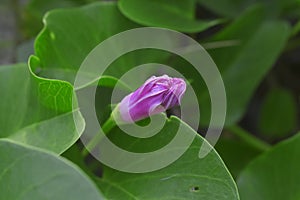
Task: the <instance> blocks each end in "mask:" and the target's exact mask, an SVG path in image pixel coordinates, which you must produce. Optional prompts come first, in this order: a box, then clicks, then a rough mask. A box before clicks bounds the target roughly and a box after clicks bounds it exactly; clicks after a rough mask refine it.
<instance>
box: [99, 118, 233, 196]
mask: <svg viewBox="0 0 300 200" xmlns="http://www.w3.org/2000/svg"><path fill="white" fill-rule="evenodd" d="M179 125H180V126H183V132H184V133H185V134H186V137H190V136H193V135H194V136H195V138H194V142H193V143H192V144H191V146H189V148H188V149H187V151H186V152H185V153H184V154H183V155H182V156H181V157H180V158H179V159H178V160H176V161H175V162H173V163H172V164H170V165H168V166H166V167H164V168H162V169H160V170H157V171H153V172H149V173H142V174H139V173H125V172H120V171H117V170H114V169H111V168H108V167H104V170H103V173H104V174H103V177H102V178H101V179H98V185H99V187H100V189H101V190H102V192H103V194H104V195H105V196H106V197H107V198H108V199H120V198H123V199H207V200H209V199H212V200H217V199H220V200H225V199H228V200H236V199H239V196H238V191H237V188H236V186H235V183H234V181H233V179H232V177H231V175H230V174H229V172H228V170H227V169H226V166H225V165H224V163H223V162H222V160H221V158H220V157H219V155H218V154H217V152H216V151H215V150H212V151H211V152H210V153H209V154H208V155H207V156H206V157H204V158H199V150H200V147H201V145H202V144H203V143H207V141H205V140H204V139H203V138H202V137H201V136H199V135H198V134H197V133H196V132H195V131H193V130H192V129H191V128H190V127H189V126H187V125H186V124H185V123H183V122H182V121H181V120H179V119H178V118H175V117H171V118H170V119H169V120H167V121H166V124H165V127H164V128H163V129H162V130H161V131H160V132H159V133H157V135H155V136H152V137H151V138H147V139H141V138H135V137H129V136H128V135H127V134H125V133H124V132H122V131H121V130H120V129H117V128H115V129H114V130H113V131H112V132H111V134H110V135H109V136H110V139H111V141H112V142H114V144H116V145H118V146H120V147H122V148H123V149H126V150H127V151H130V152H151V150H152V151H153V149H157V148H161V147H163V146H164V145H166V144H168V143H169V142H170V140H172V139H173V138H174V137H175V135H176V134H178V133H177V129H178V127H179ZM129 126H130V125H129ZM141 134H143V133H141ZM179 146H180V145H179ZM179 146H178V148H182V147H179ZM165 151H166V152H168V154H167V155H172V153H173V151H174V153H175V152H177V151H178V149H167V150H165ZM118 159H121V160H122V159H123V156H122V155H120V157H118V156H116V157H114V161H115V162H117V163H118ZM165 159H167V158H165V157H164V153H162V154H161V160H160V161H159V162H163V161H164V160H165ZM153 162H155V161H153ZM146 163H147V161H145V160H144V158H143V157H141V158H140V160H134V161H132V162H129V163H127V164H128V165H129V166H130V165H135V164H138V165H140V166H144V167H147V164H146Z"/></svg>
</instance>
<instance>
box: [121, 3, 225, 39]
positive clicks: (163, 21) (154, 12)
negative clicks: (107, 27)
mask: <svg viewBox="0 0 300 200" xmlns="http://www.w3.org/2000/svg"><path fill="white" fill-rule="evenodd" d="M118 5H119V8H120V10H121V12H122V13H123V14H124V15H125V16H127V17H128V18H129V19H131V20H132V21H135V22H137V23H140V24H142V25H146V26H157V27H163V28H170V29H174V30H178V31H182V32H188V33H193V32H200V31H203V30H205V29H208V28H210V27H212V26H214V25H216V24H218V23H220V20H196V19H195V9H196V6H195V1H194V0H187V1H182V0H175V1H172V3H170V1H167V0H152V1H147V0H120V1H119V4H118Z"/></svg>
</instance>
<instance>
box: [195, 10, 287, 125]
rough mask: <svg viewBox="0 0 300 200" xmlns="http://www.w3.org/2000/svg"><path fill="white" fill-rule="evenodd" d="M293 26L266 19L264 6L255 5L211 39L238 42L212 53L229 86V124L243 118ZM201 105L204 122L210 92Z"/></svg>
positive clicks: (203, 97)
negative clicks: (253, 95) (252, 97)
mask: <svg viewBox="0 0 300 200" xmlns="http://www.w3.org/2000/svg"><path fill="white" fill-rule="evenodd" d="M289 30H290V29H289V25H288V24H287V23H285V22H282V21H270V20H267V19H266V18H265V15H264V12H263V9H261V8H260V7H253V8H251V9H249V10H248V11H247V12H246V13H244V15H243V16H241V17H240V18H238V19H237V20H236V21H235V22H233V23H232V24H231V25H229V26H228V27H226V28H225V29H224V30H223V31H221V32H219V33H218V34H217V35H216V36H214V37H213V38H212V39H211V40H210V41H211V42H216V41H224V40H225V41H228V40H231V41H234V43H235V45H233V46H230V47H225V48H216V49H211V50H209V51H208V52H209V53H210V55H211V56H212V58H213V60H214V61H215V63H216V65H217V66H218V68H219V70H220V72H221V74H222V78H223V81H224V84H225V88H226V96H227V118H226V124H228V125H229V124H233V123H234V122H236V121H237V120H239V119H240V118H241V117H242V116H243V113H244V111H245V109H246V107H247V104H248V102H249V100H250V98H251V96H252V94H253V92H254V91H255V89H256V88H257V86H258V85H259V83H260V82H261V80H262V79H263V77H264V76H265V75H266V73H267V72H268V71H269V69H270V68H271V67H272V66H273V64H274V62H275V61H276V59H277V58H278V56H279V54H280V52H281V51H282V49H283V47H284V45H285V43H286V41H287V39H288V37H289V32H290V31H289ZM199 99H200V107H201V114H202V116H201V117H202V120H203V123H204V124H207V123H208V121H209V109H210V106H209V105H210V103H209V101H210V100H209V95H208V93H206V94H204V95H203V96H201V98H199Z"/></svg>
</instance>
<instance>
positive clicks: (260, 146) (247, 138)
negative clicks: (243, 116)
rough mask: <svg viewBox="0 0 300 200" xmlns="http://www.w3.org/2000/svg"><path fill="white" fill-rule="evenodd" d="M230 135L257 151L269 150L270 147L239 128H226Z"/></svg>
mask: <svg viewBox="0 0 300 200" xmlns="http://www.w3.org/2000/svg"><path fill="white" fill-rule="evenodd" d="M227 130H229V131H230V132H231V133H232V134H234V135H235V136H237V137H238V138H240V139H241V140H243V141H244V142H246V143H247V144H249V145H251V146H252V147H254V148H256V149H257V150H259V151H266V150H268V149H270V148H271V145H270V144H268V143H266V142H264V141H262V140H260V139H259V138H257V137H255V136H253V135H252V134H251V133H249V132H248V131H246V130H244V129H242V128H241V127H239V126H236V125H234V126H230V127H228V128H227Z"/></svg>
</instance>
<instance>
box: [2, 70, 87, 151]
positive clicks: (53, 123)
mask: <svg viewBox="0 0 300 200" xmlns="http://www.w3.org/2000/svg"><path fill="white" fill-rule="evenodd" d="M0 82H1V84H0V91H1V96H2V97H1V99H0V111H1V115H0V137H2V138H3V137H4V138H10V139H12V140H16V141H19V142H22V143H26V144H29V145H33V146H37V147H41V148H45V149H48V150H51V151H53V152H56V153H61V152H63V151H64V150H66V149H67V148H68V147H69V146H71V145H72V144H73V143H74V142H75V141H76V140H77V139H78V138H79V136H80V134H81V133H82V131H83V128H84V120H83V119H82V117H81V115H80V113H79V112H78V111H76V110H74V111H72V90H73V89H72V86H71V85H70V84H69V83H66V82H63V81H57V80H48V79H43V78H39V77H36V76H34V75H33V74H31V73H30V72H29V70H28V67H27V65H26V64H17V65H12V66H2V67H1V68H0ZM73 115H74V116H75V121H76V122H77V124H78V130H76V127H75V124H74V119H73ZM80 127H81V128H80ZM80 129H81V130H80Z"/></svg>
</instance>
